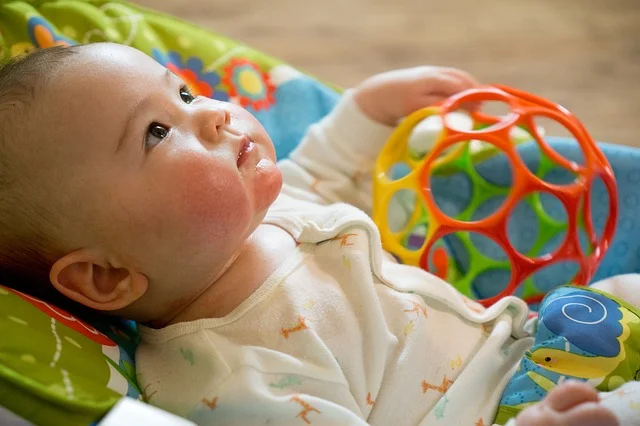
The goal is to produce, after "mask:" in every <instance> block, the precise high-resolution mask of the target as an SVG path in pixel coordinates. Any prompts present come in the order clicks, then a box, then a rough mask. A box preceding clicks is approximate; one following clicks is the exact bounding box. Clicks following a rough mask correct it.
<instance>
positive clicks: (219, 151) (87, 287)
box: [0, 43, 282, 321]
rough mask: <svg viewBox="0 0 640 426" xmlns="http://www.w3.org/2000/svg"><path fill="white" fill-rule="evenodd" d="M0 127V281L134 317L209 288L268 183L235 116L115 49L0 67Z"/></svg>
mask: <svg viewBox="0 0 640 426" xmlns="http://www.w3.org/2000/svg"><path fill="white" fill-rule="evenodd" d="M0 126H1V129H2V133H1V135H0V266H1V267H2V270H3V271H2V272H3V274H2V275H3V276H7V275H11V276H18V277H25V276H27V277H30V278H32V281H33V282H42V281H43V280H45V279H46V281H49V280H50V282H51V284H52V285H53V287H54V288H55V289H56V290H57V291H58V292H60V293H62V294H63V295H64V296H66V297H68V298H69V299H72V300H75V301H76V302H79V303H81V304H83V305H85V306H88V307H90V308H92V309H96V310H100V311H112V312H117V313H119V314H122V315H125V316H128V317H131V318H133V319H136V320H140V321H150V320H158V319H162V318H166V316H167V315H170V313H171V312H172V311H175V310H176V309H179V308H180V307H181V306H182V305H184V304H187V303H189V302H190V301H191V300H192V299H193V298H195V296H197V295H199V294H200V293H201V292H202V291H203V290H204V289H205V288H206V287H207V286H209V285H211V284H212V283H213V282H215V280H216V279H217V277H218V276H219V275H220V274H221V273H222V272H223V271H224V269H225V268H226V267H227V266H228V264H229V263H230V262H232V261H233V260H234V258H235V256H236V255H237V253H238V252H239V250H240V249H241V247H242V246H243V244H244V243H245V241H246V240H247V238H248V237H249V236H250V235H251V233H252V232H253V231H254V230H255V229H256V227H257V226H258V225H259V224H260V222H261V220H262V219H263V217H264V214H265V213H266V211H267V209H268V207H269V206H270V205H271V204H272V203H273V201H274V200H275V198H276V197H277V195H278V193H279V191H280V187H281V184H282V177H281V175H280V172H279V171H278V169H277V167H276V165H275V151H274V148H273V144H272V143H271V140H270V139H269V136H268V135H267V134H266V132H265V130H264V129H263V128H262V126H261V125H260V124H259V123H258V121H257V120H256V119H255V118H254V117H253V116H252V115H251V114H250V113H249V112H247V111H246V110H244V109H242V108H241V107H239V106H237V105H233V104H230V103H226V102H220V101H216V100H211V99H208V98H203V97H195V98H194V97H193V96H192V94H191V93H190V91H189V88H188V87H186V86H185V84H184V82H183V81H181V80H180V79H179V78H178V77H177V76H176V75H174V74H172V73H171V72H169V71H168V70H167V69H166V68H164V67H162V66H161V65H159V64H158V63H157V62H155V61H154V60H153V59H151V58H149V57H148V56H146V55H144V54H143V53H141V52H139V51H137V50H135V49H132V48H129V47H125V46H120V45H115V44H109V43H100V44H92V45H86V46H78V47H71V48H52V49H45V50H41V51H38V52H36V53H34V54H32V55H31V56H28V57H26V58H25V59H22V60H19V61H18V62H15V63H13V64H10V65H8V66H6V67H5V68H4V69H3V70H2V71H0ZM38 285H39V284H38ZM26 290H27V291H29V289H28V288H27V289H26ZM34 292H35V293H39V294H42V292H40V291H36V290H35V289H34Z"/></svg>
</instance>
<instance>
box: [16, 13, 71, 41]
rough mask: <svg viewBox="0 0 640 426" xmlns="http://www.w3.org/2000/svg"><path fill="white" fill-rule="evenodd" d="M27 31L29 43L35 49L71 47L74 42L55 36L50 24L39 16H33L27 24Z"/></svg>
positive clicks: (58, 35)
mask: <svg viewBox="0 0 640 426" xmlns="http://www.w3.org/2000/svg"><path fill="white" fill-rule="evenodd" d="M27 31H28V32H29V37H30V38H31V42H32V43H33V44H34V45H35V46H36V47H41V48H46V47H53V46H73V45H74V44H76V42H75V41H73V40H71V39H70V38H67V37H65V36H62V35H60V34H57V33H56V32H55V30H54V29H53V27H52V26H51V24H50V23H49V22H47V21H46V20H45V19H43V18H41V17H40V16H35V17H33V18H31V19H29V21H28V22H27Z"/></svg>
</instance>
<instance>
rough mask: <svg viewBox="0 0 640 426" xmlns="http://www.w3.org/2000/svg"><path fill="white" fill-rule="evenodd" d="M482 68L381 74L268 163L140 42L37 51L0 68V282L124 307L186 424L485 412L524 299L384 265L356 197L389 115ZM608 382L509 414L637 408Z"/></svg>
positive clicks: (366, 200)
mask: <svg viewBox="0 0 640 426" xmlns="http://www.w3.org/2000/svg"><path fill="white" fill-rule="evenodd" d="M475 85H476V81H475V80H474V79H473V78H472V77H471V76H469V75H468V74H466V73H464V72H462V71H459V70H456V69H451V68H440V67H420V68H414V69H407V70H400V71H393V72H389V73H384V74H381V75H377V76H374V77H372V78H370V79H368V80H366V81H365V82H363V83H362V84H361V85H359V86H358V87H356V88H355V89H352V90H350V91H347V92H346V93H345V95H344V96H343V98H342V100H341V101H340V103H339V104H338V105H337V106H336V108H335V110H334V111H333V112H332V113H331V114H330V115H329V116H328V117H326V118H325V119H324V120H322V121H321V122H320V123H318V124H316V125H314V126H312V127H311V128H310V129H309V131H308V134H307V136H306V138H305V140H304V141H303V142H302V143H301V145H300V146H299V148H298V149H297V150H295V151H294V152H293V153H292V154H291V157H290V159H287V160H283V161H281V162H280V163H278V164H276V158H275V150H274V147H273V144H272V142H271V140H270V139H269V135H268V134H267V133H266V132H265V130H264V129H263V128H262V126H261V125H260V124H259V123H258V121H257V120H256V119H255V118H254V117H253V116H252V115H251V114H250V113H249V112H247V111H246V110H244V109H243V108H241V107H239V106H238V105H234V104H231V103H226V102H220V101H216V100H211V99H208V98H203V97H194V96H193V95H192V93H191V92H190V91H189V88H188V87H187V86H186V85H185V84H184V83H183V82H182V81H181V80H180V79H179V78H178V77H177V76H176V75H174V74H172V73H171V72H169V71H168V70H167V69H165V68H163V67H162V66H160V65H159V64H158V63H156V62H154V61H153V60H152V59H151V58H149V57H147V56H146V55H144V54H143V53H141V52H139V51H136V50H134V49H132V48H129V47H125V46H120V45H115V44H108V43H103V44H92V45H86V46H79V47H71V48H51V49H45V50H41V51H38V52H36V53H34V54H32V55H30V56H28V57H26V58H25V59H23V60H20V61H18V62H15V63H13V64H10V65H8V66H6V67H5V68H4V69H2V71H0V119H1V120H2V135H1V139H0V141H1V143H0V262H1V264H2V271H3V278H2V280H3V281H4V280H7V279H8V277H10V276H12V277H30V278H32V279H31V280H30V281H29V282H41V283H42V285H41V286H38V287H37V288H36V287H35V286H34V288H27V289H23V290H26V291H29V292H31V293H37V294H41V295H43V294H44V295H47V296H48V297H55V296H54V294H53V293H52V292H50V291H49V289H55V292H56V293H59V294H61V295H63V296H64V297H65V298H66V299H69V300H71V301H74V302H76V303H78V304H80V305H83V306H85V307H88V308H90V309H92V310H97V311H102V312H108V313H111V314H113V315H117V316H120V317H124V318H129V319H133V320H135V321H137V322H138V323H139V324H140V334H141V338H142V343H141V344H140V346H139V349H138V353H137V356H136V358H137V368H138V372H139V381H140V385H141V387H142V389H144V394H145V397H146V399H147V400H148V401H149V402H150V403H152V404H154V405H158V406H160V407H163V408H165V409H167V410H169V411H172V412H174V413H177V414H179V415H181V416H183V417H185V418H188V419H191V420H193V421H194V422H196V423H197V424H201V425H209V424H211V425H227V424H229V425H253V424H274V425H305V424H310V425H315V426H317V425H338V424H339V425H347V424H348V425H365V424H372V425H419V424H420V425H432V424H433V425H437V424H446V425H469V426H472V425H488V424H491V423H492V422H493V421H494V418H495V416H496V411H497V407H498V404H499V401H500V398H501V394H502V393H503V391H504V389H505V387H506V386H507V384H508V382H509V380H510V379H511V377H512V376H513V374H514V372H515V370H516V369H517V366H518V363H519V361H520V359H522V358H523V356H524V355H525V352H526V351H527V349H529V348H530V347H531V345H532V343H533V338H532V337H531V335H530V334H529V333H528V332H527V327H526V324H527V321H526V320H527V315H528V311H527V306H526V304H525V303H524V302H523V301H521V300H520V299H517V298H515V297H508V298H505V299H503V300H501V301H500V302H499V303H497V304H495V305H494V306H492V307H491V308H489V309H483V308H481V307H480V306H479V305H477V304H476V303H474V302H472V301H470V300H468V299H466V298H465V297H463V296H462V295H461V294H460V293H459V292H457V291H456V290H455V289H454V288H453V287H451V286H450V285H448V284H447V283H445V282H443V281H441V280H439V279H438V278H436V277H434V276H432V275H430V274H428V273H426V272H425V271H423V270H421V269H419V268H414V267H411V266H406V265H400V264H397V263H396V262H395V261H394V260H393V259H392V258H391V257H390V256H388V255H387V254H385V253H384V252H383V250H382V246H381V242H380V236H379V234H378V231H377V229H376V227H375V225H374V224H373V222H372V221H371V219H370V218H369V216H368V214H367V213H369V212H370V210H371V191H370V174H369V173H370V171H371V169H372V164H373V161H374V160H375V158H376V156H377V153H378V152H379V150H380V149H381V147H382V146H383V144H384V143H385V141H386V139H387V137H388V136H389V135H390V133H391V131H392V129H393V126H394V125H395V124H396V123H397V122H398V120H400V119H401V118H402V117H404V116H406V115H407V114H409V113H410V112H412V111H414V110H416V109H418V108H421V107H424V106H428V105H431V104H433V103H435V102H438V101H440V100H442V99H444V98H446V97H448V96H450V95H453V94H455V93H457V92H459V91H461V90H464V89H468V88H471V87H474V86H475ZM469 107H470V108H473V107H474V106H469ZM22 281H23V282H24V280H22ZM49 282H50V283H51V285H49ZM609 285H610V284H609ZM622 287H623V288H625V286H624V285H622ZM635 384H637V383H636V382H631V383H630V384H627V385H625V386H624V387H623V388H624V389H627V388H629V389H628V390H627V391H626V395H627V396H628V395H636V396H635V398H636V401H637V398H638V396H637V395H638V392H637V391H635V390H634V389H635V388H633V385H635ZM630 385H631V386H630ZM636 388H637V386H636ZM634 392H635V393H634ZM621 398H622V396H620V397H617V396H615V395H612V396H608V397H607V398H604V397H603V395H601V394H598V392H596V391H595V390H594V389H593V388H592V387H590V386H587V385H586V384H583V383H579V382H575V381H567V382H566V383H564V384H561V385H558V386H557V387H555V388H554V389H553V390H552V391H551V392H550V393H549V394H548V395H547V396H546V398H545V399H544V400H543V401H542V402H540V403H538V404H533V405H530V406H529V407H528V408H526V409H525V410H523V411H522V412H521V413H520V414H519V415H518V416H517V418H515V420H514V419H512V420H511V421H512V422H516V424H517V425H518V426H527V425H550V426H555V425H596V424H597V425H617V424H633V421H634V420H633V419H634V418H635V419H636V420H637V417H633V415H631V417H629V416H628V415H625V414H624V413H623V412H622V411H619V410H618V408H611V407H618V406H619V405H620V404H618V403H619V401H620V400H621ZM611 401H613V402H611ZM616 401H618V402H616ZM616 404H618V405H616ZM636 404H637V402H636ZM614 410H615V411H616V412H615V413H614ZM630 419H631V420H630Z"/></svg>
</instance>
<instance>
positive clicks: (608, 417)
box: [561, 402, 620, 426]
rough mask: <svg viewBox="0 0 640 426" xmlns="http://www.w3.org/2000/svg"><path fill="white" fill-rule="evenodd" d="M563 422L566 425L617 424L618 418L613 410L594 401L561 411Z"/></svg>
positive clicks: (600, 425)
mask: <svg viewBox="0 0 640 426" xmlns="http://www.w3.org/2000/svg"><path fill="white" fill-rule="evenodd" d="M561 417H562V418H563V420H564V421H563V424H565V425H567V426H618V425H619V424H620V423H619V422H618V418H617V417H616V415H615V414H614V413H613V411H611V410H609V409H608V408H605V407H603V406H602V405H600V404H599V403H596V402H588V403H585V404H580V405H578V406H576V407H574V408H572V409H571V410H569V411H567V412H565V413H562V416H561Z"/></svg>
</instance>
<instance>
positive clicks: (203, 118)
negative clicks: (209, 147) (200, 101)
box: [197, 105, 230, 143]
mask: <svg viewBox="0 0 640 426" xmlns="http://www.w3.org/2000/svg"><path fill="white" fill-rule="evenodd" d="M197 121H198V124H197V125H198V129H199V133H200V134H199V135H198V136H199V137H200V140H201V141H202V142H205V143H215V142H217V141H218V138H219V137H220V128H221V127H222V126H224V125H226V124H229V121H230V115H229V111H227V110H225V109H223V108H220V107H218V106H216V105H207V106H203V107H202V109H201V110H200V111H198V119H197Z"/></svg>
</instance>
